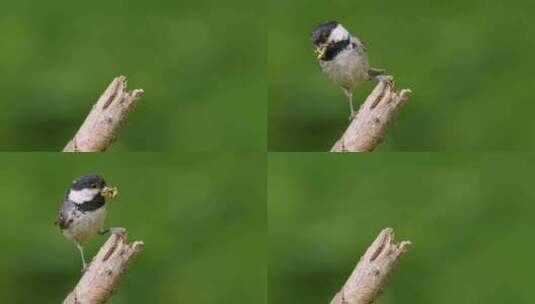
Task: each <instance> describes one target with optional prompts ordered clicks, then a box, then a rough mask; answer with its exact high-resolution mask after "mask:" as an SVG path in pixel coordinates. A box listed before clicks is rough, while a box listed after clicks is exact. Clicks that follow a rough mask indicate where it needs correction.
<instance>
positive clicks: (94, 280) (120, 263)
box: [63, 234, 144, 304]
mask: <svg viewBox="0 0 535 304" xmlns="http://www.w3.org/2000/svg"><path fill="white" fill-rule="evenodd" d="M143 246H144V244H143V242H141V241H135V242H133V243H132V244H128V243H127V240H126V234H125V235H123V236H122V235H117V234H112V235H111V236H110V238H109V239H108V240H107V241H106V243H105V244H104V245H103V246H102V247H101V248H100V250H99V252H98V253H97V255H96V256H95V257H94V258H93V260H92V261H91V264H89V266H88V268H87V270H86V271H85V273H84V274H83V275H82V278H81V279H80V281H78V284H76V287H74V289H73V290H72V291H71V292H70V293H69V295H68V296H67V298H66V299H65V300H64V301H63V304H101V303H105V302H106V301H107V300H108V298H109V297H111V295H112V294H113V292H114V290H115V288H116V287H117V285H118V283H119V281H120V280H121V278H122V276H123V275H124V273H125V272H126V269H127V268H128V265H129V264H130V263H131V262H132V261H133V260H134V258H135V257H136V255H137V254H138V253H139V252H140V251H141V250H142V249H143Z"/></svg>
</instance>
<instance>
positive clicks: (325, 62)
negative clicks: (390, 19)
mask: <svg viewBox="0 0 535 304" xmlns="http://www.w3.org/2000/svg"><path fill="white" fill-rule="evenodd" d="M310 39H311V40H312V44H313V46H314V53H315V54H316V58H317V60H318V61H319V65H320V68H321V70H322V71H323V72H324V73H325V74H327V76H328V77H329V79H330V80H331V81H332V82H334V83H335V84H336V85H338V86H339V87H341V88H342V89H343V90H344V93H345V95H346V96H347V98H348V101H349V109H350V111H351V112H350V113H351V114H350V116H349V120H352V119H353V118H354V117H355V115H356V113H355V110H354V108H353V88H354V87H356V86H358V85H360V84H362V83H364V82H365V81H367V80H369V79H372V78H375V79H377V80H379V81H390V78H389V76H386V75H385V74H384V73H385V71H384V70H382V69H376V68H371V67H370V66H369V63H368V54H367V49H366V46H365V45H364V42H362V41H361V40H360V39H358V38H357V37H355V36H353V35H352V34H351V33H350V32H349V31H348V30H347V29H346V28H345V27H344V26H343V25H342V24H340V23H338V22H337V21H326V22H323V23H321V24H319V25H318V26H316V27H315V28H314V30H313V31H312V33H311V35H310Z"/></svg>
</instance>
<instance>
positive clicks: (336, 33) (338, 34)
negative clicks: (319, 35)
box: [329, 24, 349, 42]
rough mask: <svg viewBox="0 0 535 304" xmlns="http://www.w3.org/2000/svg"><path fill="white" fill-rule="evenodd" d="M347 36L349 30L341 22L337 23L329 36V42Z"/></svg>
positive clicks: (343, 38)
mask: <svg viewBox="0 0 535 304" xmlns="http://www.w3.org/2000/svg"><path fill="white" fill-rule="evenodd" d="M347 38H349V32H348V31H347V30H346V29H345V28H344V27H343V26H342V25H341V24H338V25H337V26H336V27H335V28H334V30H332V32H331V35H330V36H329V40H330V41H331V42H337V41H342V40H345V39H347Z"/></svg>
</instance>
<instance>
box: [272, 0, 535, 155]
mask: <svg viewBox="0 0 535 304" xmlns="http://www.w3.org/2000/svg"><path fill="white" fill-rule="evenodd" d="M534 10H535V2H534V1H528V0H519V1H513V2H511V1H505V0H497V1H483V0H468V1H465V0H451V1H425V0H407V1H347V0H333V1H315V2H311V1H307V0H293V1H285V0H273V1H271V2H270V11H269V14H270V15H269V20H268V87H269V90H268V96H269V111H268V112H269V118H268V124H269V127H268V129H269V149H270V151H327V150H328V149H329V148H330V146H332V145H333V144H334V142H335V141H336V140H337V139H338V137H340V136H341V134H342V132H343V131H344V130H345V128H346V127H347V117H348V113H349V112H348V111H349V107H348V105H347V101H346V97H345V96H344V94H343V92H342V90H341V89H340V88H338V87H336V86H335V85H333V84H332V83H330V81H329V80H328V79H327V77H326V76H325V75H324V74H323V73H322V72H321V71H320V69H319V65H318V63H317V61H316V60H315V58H314V55H313V51H312V45H311V42H310V40H309V34H310V32H311V31H312V29H313V28H314V26H316V25H317V24H319V23H321V22H323V21H325V20H330V19H334V20H337V21H339V22H341V23H342V24H344V25H345V26H346V27H347V28H348V29H349V30H350V31H351V32H352V33H353V34H354V35H356V36H358V37H359V38H361V39H362V40H363V41H365V42H366V44H367V46H368V52H369V57H370V63H371V65H373V66H375V67H378V68H384V69H386V70H387V72H388V73H390V74H392V75H394V76H395V79H396V84H397V87H398V88H405V87H409V88H411V89H412V90H413V97H412V98H411V100H410V102H409V104H408V105H407V106H405V107H404V108H403V109H402V110H401V112H400V113H399V116H398V117H397V118H396V119H395V120H394V124H393V125H392V127H391V129H390V130H389V131H388V134H387V139H386V142H385V143H384V144H383V145H382V147H381V150H388V151H407V150H409V151H421V150H425V151H443V150H450V151H458V150H474V151H481V150H526V149H531V148H533V147H535V139H534V138H535V137H534V136H533V133H534V132H535V120H533V119H532V112H533V111H535V103H533V102H531V101H532V100H533V96H532V95H533V94H532V92H531V89H532V87H533V85H534V84H535V83H534V78H533V67H534V66H535V59H534V58H535V57H534V56H533V53H534V51H535V40H534V39H533V36H534V35H535V23H534V21H533V17H532V12H533V11H534ZM374 85H375V82H370V83H368V84H365V85H363V86H361V87H359V88H357V89H356V90H355V91H354V102H355V105H356V106H358V105H360V104H361V103H362V101H363V100H364V98H365V97H366V96H367V95H368V94H369V93H370V92H371V90H372V88H373V86H374Z"/></svg>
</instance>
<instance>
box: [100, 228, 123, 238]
mask: <svg viewBox="0 0 535 304" xmlns="http://www.w3.org/2000/svg"><path fill="white" fill-rule="evenodd" d="M107 233H111V234H116V235H118V236H120V237H124V236H125V235H126V229H125V228H123V227H111V228H108V229H100V231H99V232H98V234H100V235H103V234H107Z"/></svg>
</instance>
